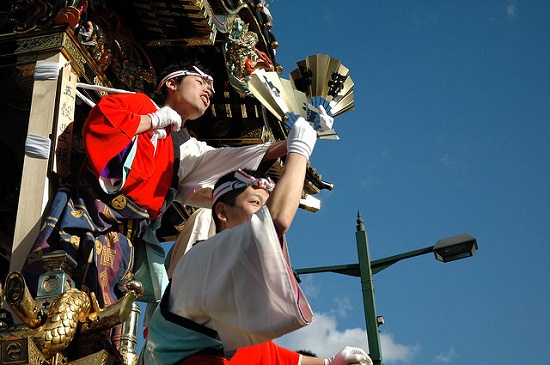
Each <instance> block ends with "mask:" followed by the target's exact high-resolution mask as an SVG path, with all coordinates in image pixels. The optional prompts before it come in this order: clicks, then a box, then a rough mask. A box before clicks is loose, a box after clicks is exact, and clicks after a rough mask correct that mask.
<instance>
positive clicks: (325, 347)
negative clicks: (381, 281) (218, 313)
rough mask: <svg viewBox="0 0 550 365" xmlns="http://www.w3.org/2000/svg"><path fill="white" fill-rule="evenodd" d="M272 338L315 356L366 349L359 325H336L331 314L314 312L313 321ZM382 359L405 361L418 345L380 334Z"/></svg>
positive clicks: (406, 361) (385, 360)
mask: <svg viewBox="0 0 550 365" xmlns="http://www.w3.org/2000/svg"><path fill="white" fill-rule="evenodd" d="M275 342H276V343H277V344H279V345H281V346H283V347H286V348H288V349H291V350H310V351H313V352H314V353H315V354H317V356H319V357H323V358H327V357H330V356H332V355H334V354H337V353H338V352H339V351H340V350H342V349H343V348H344V347H345V346H354V347H360V348H363V349H364V350H365V351H367V352H368V348H367V333H366V331H365V330H363V329H361V328H348V329H345V330H343V331H340V330H338V329H337V322H336V318H335V317H334V316H331V315H328V314H324V313H318V314H316V315H315V317H314V319H313V322H312V323H311V324H310V325H309V326H306V327H304V328H302V329H300V330H298V331H295V332H292V333H290V334H288V335H286V336H283V337H281V338H278V339H277V340H275ZM380 343H381V346H382V356H383V359H384V363H387V364H389V363H398V362H402V363H408V362H410V361H412V360H413V359H414V357H415V356H416V355H417V354H418V352H419V350H420V347H419V346H418V345H414V346H408V345H403V344H398V343H396V342H395V341H394V339H393V336H392V335H390V334H384V333H382V334H381V335H380Z"/></svg>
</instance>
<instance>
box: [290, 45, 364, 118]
mask: <svg viewBox="0 0 550 365" xmlns="http://www.w3.org/2000/svg"><path fill="white" fill-rule="evenodd" d="M296 65H297V66H298V68H297V69H295V70H294V71H292V72H291V73H290V78H291V80H292V82H293V84H294V86H295V88H296V89H298V90H300V91H302V92H304V93H305V94H306V96H307V98H308V100H309V102H310V104H312V105H313V106H315V107H318V106H319V105H323V107H324V108H325V110H326V111H327V112H328V113H329V114H330V115H332V116H333V117H336V116H338V115H340V114H342V113H345V112H347V111H350V110H352V109H353V107H354V106H355V103H354V96H353V80H352V79H351V77H350V76H349V70H348V68H347V67H345V66H344V65H342V63H341V62H340V60H337V59H336V58H332V57H330V56H328V55H324V54H317V55H311V56H307V57H306V59H305V60H302V61H299V62H297V63H296Z"/></svg>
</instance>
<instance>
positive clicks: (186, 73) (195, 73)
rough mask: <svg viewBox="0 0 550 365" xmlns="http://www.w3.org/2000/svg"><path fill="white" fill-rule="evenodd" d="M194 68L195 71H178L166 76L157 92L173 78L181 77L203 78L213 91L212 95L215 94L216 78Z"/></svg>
mask: <svg viewBox="0 0 550 365" xmlns="http://www.w3.org/2000/svg"><path fill="white" fill-rule="evenodd" d="M193 68H194V69H195V71H189V70H178V71H174V72H172V73H169V74H168V75H166V76H164V77H163V78H162V80H160V82H159V85H158V87H157V90H160V89H162V86H163V85H164V83H165V82H166V81H168V80H171V79H173V78H176V77H180V76H198V77H200V78H202V79H203V80H204V81H206V83H207V84H208V86H210V90H212V93H214V78H213V77H212V76H210V75H208V74H205V73H204V72H202V71H201V70H200V69H199V68H198V67H197V66H193Z"/></svg>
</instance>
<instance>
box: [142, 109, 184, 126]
mask: <svg viewBox="0 0 550 365" xmlns="http://www.w3.org/2000/svg"><path fill="white" fill-rule="evenodd" d="M147 115H149V117H151V126H152V129H158V128H165V127H168V126H170V125H171V126H172V129H173V130H174V131H176V132H177V131H179V130H180V128H181V122H182V121H181V116H180V115H179V114H178V113H177V112H176V111H175V110H174V109H172V108H170V107H169V106H163V107H162V108H160V109H159V110H157V111H156V112H154V113H151V114H147Z"/></svg>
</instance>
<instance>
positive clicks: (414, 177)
mask: <svg viewBox="0 0 550 365" xmlns="http://www.w3.org/2000/svg"><path fill="white" fill-rule="evenodd" d="M269 9H270V10H271V13H272V15H273V17H274V26H273V29H272V31H273V33H274V34H275V36H276V37H277V40H278V41H279V43H280V47H279V49H278V53H277V61H278V63H280V64H281V65H282V66H283V67H284V69H285V73H284V74H283V75H282V76H283V77H285V78H288V72H290V71H292V70H293V69H294V68H295V67H296V66H295V63H296V62H297V61H299V60H302V59H304V58H305V57H306V56H308V55H310V54H316V53H324V54H329V55H330V56H332V57H334V58H338V59H340V60H341V61H342V63H343V64H344V65H345V66H346V67H348V68H349V69H350V72H351V76H352V78H353V80H354V82H355V87H354V92H355V110H353V111H351V112H349V113H346V114H343V115H341V116H339V117H338V118H336V121H335V129H336V130H337V132H338V134H339V136H340V138H341V140H340V141H337V142H334V141H319V142H318V143H317V146H316V148H315V151H314V153H313V156H312V158H311V161H312V165H313V166H314V167H316V168H317V170H318V172H319V173H321V174H322V176H323V179H324V180H327V181H330V182H332V183H334V185H335V187H334V189H333V190H332V191H330V192H328V191H323V192H322V193H321V194H319V195H318V196H317V197H318V198H320V199H321V200H322V208H321V210H320V211H319V212H317V213H310V212H306V211H300V212H299V213H298V215H297V218H296V219H295V222H294V224H293V226H292V228H291V232H290V234H289V235H288V240H289V246H290V250H291V256H292V260H293V266H294V267H296V268H302V267H312V266H327V265H339V264H348V263H356V262H357V257H356V251H355V225H356V217H357V213H358V211H359V212H360V213H361V215H362V217H363V219H364V222H365V226H366V230H367V233H368V238H369V247H370V252H371V256H372V259H378V258H382V257H386V256H390V255H394V254H397V253H402V252H406V251H410V250H414V249H417V248H422V247H426V246H430V245H432V244H435V242H436V241H437V240H438V239H441V238H445V237H450V236H454V235H457V234H461V233H469V234H470V235H472V236H474V237H475V238H476V239H477V241H478V244H479V251H478V252H477V253H476V254H475V255H474V256H473V257H472V258H469V259H466V260H460V261H455V262H451V263H447V264H443V263H441V262H439V261H436V260H435V259H434V258H433V256H432V255H424V256H420V257H416V258H411V259H408V260H405V261H402V262H399V263H397V264H395V265H394V266H392V267H390V268H388V269H386V270H384V271H382V272H380V273H378V274H376V275H375V277H374V287H375V293H376V305H377V310H378V314H379V315H383V316H384V317H385V324H384V325H383V326H382V327H381V338H382V351H383V359H384V362H385V363H386V364H407V363H411V364H484V365H492V364H495V365H496V364H498V365H507V364H516V363H524V364H545V363H547V362H548V358H549V357H550V347H549V346H548V339H549V338H550V314H549V310H548V309H549V302H550V301H549V296H550V289H549V288H550V285H549V284H548V282H547V281H548V279H550V269H549V268H548V267H549V265H548V264H547V260H548V257H550V248H549V244H548V239H549V237H548V236H549V235H548V231H549V227H550V161H548V160H549V156H550V21H549V20H550V2H548V1H519V0H518V1H505V0H499V1H493V0H487V1H483V2H480V1H428V0H425V1H418V2H409V1H359V0H357V1H346V2H334V1H309V0H301V1H273V2H271V3H270V8H269ZM302 279H303V283H302V286H303V288H304V290H305V291H306V295H307V296H308V299H309V300H310V303H311V305H312V307H313V309H314V311H315V312H316V317H315V319H314V322H313V324H312V325H311V326H310V327H308V328H306V329H305V330H300V331H298V332H296V333H294V334H292V335H289V336H287V337H284V338H282V339H280V340H279V343H281V344H283V345H286V346H288V347H289V348H292V349H298V348H308V349H310V350H313V351H315V352H317V353H318V354H319V355H321V356H330V355H332V354H334V353H336V352H337V351H338V350H340V348H341V347H342V346H343V345H345V344H353V345H356V346H360V347H363V348H366V347H367V342H366V337H365V320H364V315H363V305H362V299H361V285H360V281H359V279H358V278H354V277H347V276H343V275H339V274H332V273H326V274H312V275H304V276H302Z"/></svg>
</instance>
